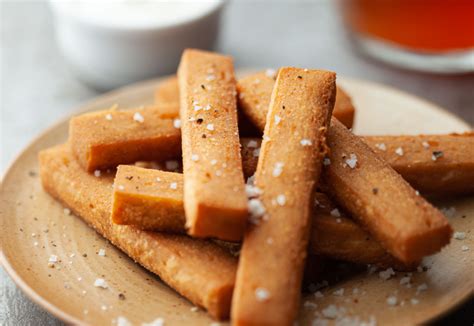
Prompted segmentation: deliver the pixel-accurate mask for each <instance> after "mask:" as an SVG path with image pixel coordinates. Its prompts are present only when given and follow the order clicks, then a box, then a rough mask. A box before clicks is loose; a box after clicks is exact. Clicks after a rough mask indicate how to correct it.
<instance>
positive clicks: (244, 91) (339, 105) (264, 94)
mask: <svg viewBox="0 0 474 326" xmlns="http://www.w3.org/2000/svg"><path fill="white" fill-rule="evenodd" d="M274 84H275V78H274V77H273V76H272V75H271V74H268V73H266V72H259V73H255V74H252V75H249V76H247V77H244V78H241V79H239V81H238V83H237V91H238V93H239V109H240V110H241V111H242V112H243V113H244V114H245V115H246V116H247V117H248V119H249V120H250V121H251V122H252V123H253V124H254V125H255V126H257V127H258V128H259V129H260V130H262V131H263V129H264V128H265V122H266V117H267V112H268V105H269V103H270V97H271V94H272V90H273V85H274ZM354 113H355V109H354V106H353V105H352V101H351V98H350V97H349V95H348V94H347V93H346V92H344V90H342V88H340V87H338V88H337V94H336V102H335V104H334V110H333V115H334V116H335V117H336V118H337V119H338V120H339V121H341V122H342V123H343V124H344V125H346V126H347V127H348V128H351V127H352V124H353V122H354Z"/></svg>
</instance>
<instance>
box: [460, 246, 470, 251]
mask: <svg viewBox="0 0 474 326" xmlns="http://www.w3.org/2000/svg"><path fill="white" fill-rule="evenodd" d="M461 250H462V251H468V250H469V247H468V246H462V247H461Z"/></svg>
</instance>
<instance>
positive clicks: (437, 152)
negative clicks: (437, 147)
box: [433, 151, 443, 159]
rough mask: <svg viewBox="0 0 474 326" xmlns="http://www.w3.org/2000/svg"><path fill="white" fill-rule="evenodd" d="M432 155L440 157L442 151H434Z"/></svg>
mask: <svg viewBox="0 0 474 326" xmlns="http://www.w3.org/2000/svg"><path fill="white" fill-rule="evenodd" d="M433 156H434V157H435V158H437V159H438V158H440V157H443V152H442V151H434V152H433Z"/></svg>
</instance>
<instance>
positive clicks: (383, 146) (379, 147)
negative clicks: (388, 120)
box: [375, 143, 387, 151]
mask: <svg viewBox="0 0 474 326" xmlns="http://www.w3.org/2000/svg"><path fill="white" fill-rule="evenodd" d="M375 147H377V148H378V149H380V150H381V151H386V150H387V146H385V144H384V143H380V144H375Z"/></svg>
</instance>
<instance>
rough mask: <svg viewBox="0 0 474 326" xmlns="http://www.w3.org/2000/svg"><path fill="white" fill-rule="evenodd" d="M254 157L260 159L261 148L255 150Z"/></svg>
mask: <svg viewBox="0 0 474 326" xmlns="http://www.w3.org/2000/svg"><path fill="white" fill-rule="evenodd" d="M252 154H253V157H259V156H260V148H256V149H254V150H253V153H252Z"/></svg>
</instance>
